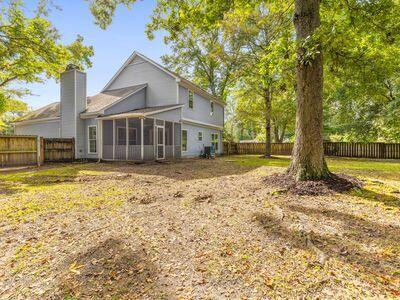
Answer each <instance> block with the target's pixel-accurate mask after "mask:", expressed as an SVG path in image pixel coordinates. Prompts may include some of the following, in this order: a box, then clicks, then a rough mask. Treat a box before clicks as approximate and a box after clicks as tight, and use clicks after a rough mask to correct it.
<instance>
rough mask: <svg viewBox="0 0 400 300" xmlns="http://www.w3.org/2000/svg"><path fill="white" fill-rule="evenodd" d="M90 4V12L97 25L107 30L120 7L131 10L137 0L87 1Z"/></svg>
mask: <svg viewBox="0 0 400 300" xmlns="http://www.w3.org/2000/svg"><path fill="white" fill-rule="evenodd" d="M86 1H88V2H89V3H90V11H91V13H92V15H93V17H94V18H95V24H97V25H98V26H99V27H100V28H101V29H106V28H107V27H108V26H109V25H110V24H111V22H112V19H113V17H114V14H115V10H116V9H117V7H118V5H120V4H121V5H124V6H125V7H127V8H131V6H132V4H134V3H135V2H136V0H86Z"/></svg>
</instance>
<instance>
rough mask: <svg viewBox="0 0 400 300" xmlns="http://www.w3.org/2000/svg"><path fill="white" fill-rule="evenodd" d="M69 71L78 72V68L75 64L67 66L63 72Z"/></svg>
mask: <svg viewBox="0 0 400 300" xmlns="http://www.w3.org/2000/svg"><path fill="white" fill-rule="evenodd" d="M70 70H78V71H80V68H79V66H77V65H75V64H68V65H67V67H66V68H65V71H70Z"/></svg>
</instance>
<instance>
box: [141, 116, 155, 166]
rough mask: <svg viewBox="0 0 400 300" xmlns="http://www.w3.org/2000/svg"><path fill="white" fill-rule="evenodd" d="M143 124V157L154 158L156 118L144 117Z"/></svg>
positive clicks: (146, 158)
mask: <svg viewBox="0 0 400 300" xmlns="http://www.w3.org/2000/svg"><path fill="white" fill-rule="evenodd" d="M143 123H144V126H143V144H144V145H143V158H144V159H145V160H153V159H154V149H155V147H154V119H144V122H143Z"/></svg>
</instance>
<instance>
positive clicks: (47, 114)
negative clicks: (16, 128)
mask: <svg viewBox="0 0 400 300" xmlns="http://www.w3.org/2000/svg"><path fill="white" fill-rule="evenodd" d="M59 117H60V102H53V103H51V104H48V105H46V106H43V107H41V108H39V109H36V110H34V111H31V112H29V113H27V114H26V115H24V116H22V117H21V118H19V119H18V122H22V121H34V120H40V119H50V118H59Z"/></svg>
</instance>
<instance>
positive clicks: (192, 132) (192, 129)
mask: <svg viewBox="0 0 400 300" xmlns="http://www.w3.org/2000/svg"><path fill="white" fill-rule="evenodd" d="M182 130H187V132H188V138H187V151H185V152H182V156H187V157H194V156H199V155H200V153H201V151H202V150H203V149H204V147H205V146H211V133H218V138H219V145H218V148H219V149H218V153H222V147H221V146H222V145H221V130H217V129H211V128H205V127H200V126H193V125H189V124H182ZM199 131H201V132H203V140H202V141H199V140H198V132H199Z"/></svg>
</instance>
